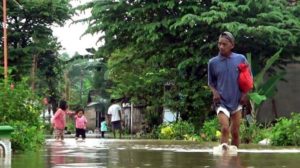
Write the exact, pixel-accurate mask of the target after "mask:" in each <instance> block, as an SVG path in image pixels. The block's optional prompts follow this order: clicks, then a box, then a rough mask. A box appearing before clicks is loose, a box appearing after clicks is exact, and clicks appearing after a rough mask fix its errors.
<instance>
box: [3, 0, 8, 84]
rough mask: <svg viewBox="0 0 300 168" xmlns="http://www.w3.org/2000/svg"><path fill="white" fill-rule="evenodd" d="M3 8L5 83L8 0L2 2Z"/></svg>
mask: <svg viewBox="0 0 300 168" xmlns="http://www.w3.org/2000/svg"><path fill="white" fill-rule="evenodd" d="M2 5H3V6H2V10H3V22H2V27H3V37H2V38H3V58H4V61H3V62H4V81H5V84H6V83H7V78H8V74H7V66H8V65H7V17H6V0H3V4H2Z"/></svg>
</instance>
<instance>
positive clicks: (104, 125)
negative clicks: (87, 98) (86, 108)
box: [100, 117, 107, 138]
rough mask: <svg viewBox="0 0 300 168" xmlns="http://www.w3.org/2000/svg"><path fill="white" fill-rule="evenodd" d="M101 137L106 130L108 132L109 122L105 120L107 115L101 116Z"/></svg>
mask: <svg viewBox="0 0 300 168" xmlns="http://www.w3.org/2000/svg"><path fill="white" fill-rule="evenodd" d="M100 130H101V138H104V134H105V132H107V124H106V121H105V117H102V118H101V129H100Z"/></svg>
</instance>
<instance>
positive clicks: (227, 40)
mask: <svg viewBox="0 0 300 168" xmlns="http://www.w3.org/2000/svg"><path fill="white" fill-rule="evenodd" d="M234 45H235V39H234V37H233V35H232V34H231V33H230V32H223V33H222V34H221V35H220V36H219V39H218V48H219V54H218V55H217V56H215V57H213V58H211V59H210V60H209V62H208V85H209V87H210V89H211V91H212V93H213V102H214V105H215V109H216V113H217V117H218V119H219V123H220V125H221V144H223V145H225V148H227V147H228V143H229V134H230V133H231V137H232V141H231V145H235V146H236V147H238V146H239V128H240V120H241V116H242V105H245V103H246V102H247V93H242V92H241V90H240V88H239V85H238V76H239V71H238V65H239V64H240V63H246V64H248V63H247V59H246V57H245V56H244V55H242V54H238V53H234V52H232V49H233V48H234Z"/></svg>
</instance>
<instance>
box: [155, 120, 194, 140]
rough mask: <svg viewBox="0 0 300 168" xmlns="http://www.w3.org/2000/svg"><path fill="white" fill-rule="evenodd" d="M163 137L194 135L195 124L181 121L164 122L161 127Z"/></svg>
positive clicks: (182, 137)
mask: <svg viewBox="0 0 300 168" xmlns="http://www.w3.org/2000/svg"><path fill="white" fill-rule="evenodd" d="M159 130H160V134H159V138H161V139H177V140H180V139H185V138H186V137H189V136H192V135H194V131H195V130H194V126H193V125H192V124H191V123H188V122H185V121H180V122H176V123H170V124H163V125H161V126H160V128H159Z"/></svg>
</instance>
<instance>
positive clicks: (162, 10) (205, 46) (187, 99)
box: [79, 0, 300, 123]
mask: <svg viewBox="0 0 300 168" xmlns="http://www.w3.org/2000/svg"><path fill="white" fill-rule="evenodd" d="M79 9H80V10H85V9H91V11H92V15H91V16H90V17H89V18H86V19H83V20H81V21H86V22H88V23H89V28H88V29H87V31H86V33H90V34H95V33H98V32H104V33H103V35H102V36H101V37H99V41H101V40H104V41H105V44H104V45H103V46H101V47H100V48H99V49H98V51H97V54H98V56H102V57H104V58H105V61H107V62H108V72H109V77H110V79H111V80H112V82H113V85H112V89H111V93H112V94H113V95H126V96H127V95H129V96H130V97H132V98H133V99H134V100H135V101H136V102H137V103H142V104H145V105H147V106H155V107H162V106H163V105H166V104H167V105H168V106H169V107H171V108H172V109H173V110H174V111H180V112H181V117H183V118H184V119H189V120H193V121H195V123H199V120H201V118H202V120H203V119H204V117H205V115H207V111H208V107H209V104H210V99H211V98H210V91H209V89H208V87H207V84H206V83H207V82H206V73H207V69H206V68H207V62H208V60H209V59H210V58H211V57H212V56H214V55H216V54H217V46H216V41H217V39H218V36H219V34H220V33H221V32H222V31H225V30H226V31H231V32H232V33H233V34H234V35H235V37H236V42H237V43H236V49H235V50H236V51H237V52H239V53H242V54H245V55H246V54H247V53H251V54H252V56H253V57H252V58H253V59H252V63H253V65H255V66H256V67H254V68H253V69H258V71H259V70H260V69H262V68H263V67H264V65H265V63H266V60H268V58H270V57H271V56H272V55H274V54H275V53H276V52H277V51H278V50H280V49H281V48H283V50H282V53H281V54H282V56H281V57H280V60H279V61H277V62H276V63H275V64H274V66H273V67H272V68H270V70H269V71H268V72H270V73H272V72H275V70H276V68H285V65H286V64H287V63H289V62H292V61H295V59H294V58H295V57H294V56H297V55H299V52H300V51H299V50H298V49H297V46H299V43H300V38H299V37H300V36H299V35H300V34H299V33H300V31H299V30H300V22H299V19H298V17H299V11H300V10H299V5H296V6H289V5H288V2H287V1H285V0H279V1H271V0H266V1H258V0H247V1H245V0H234V1H224V0H220V1H212V0H204V1H203V0H191V1H171V0H169V1H157V0H152V1H148V0H147V1H145V0H139V1H136V0H126V1H125V0H123V1H113V0H112V1H92V2H90V3H87V4H85V5H82V6H81V7H80V8H79ZM258 71H257V72H258ZM257 72H254V74H255V73H257ZM167 83H172V87H171V88H170V89H169V90H168V93H167V94H164V91H165V89H164V87H165V84H167ZM160 109H161V108H160ZM160 112H161V111H160ZM193 116H195V117H193Z"/></svg>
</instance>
